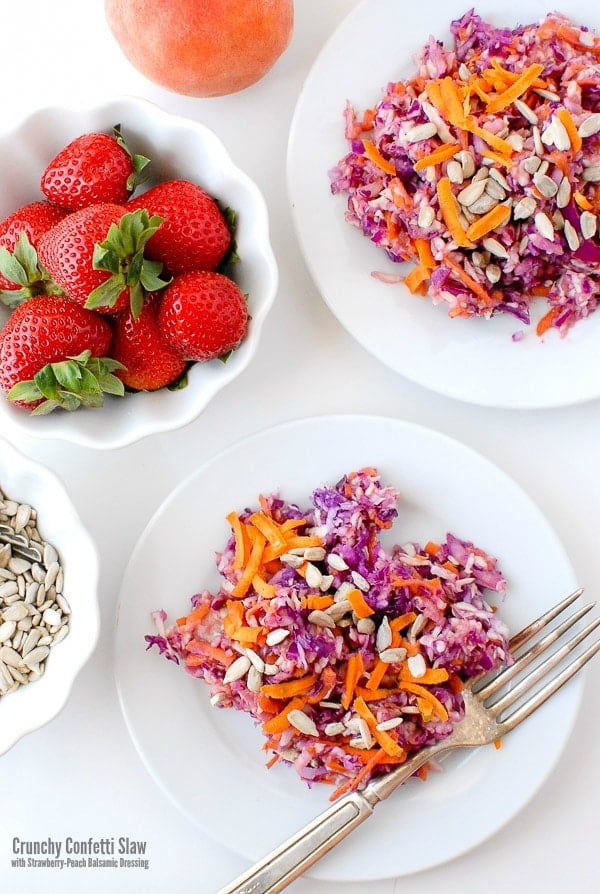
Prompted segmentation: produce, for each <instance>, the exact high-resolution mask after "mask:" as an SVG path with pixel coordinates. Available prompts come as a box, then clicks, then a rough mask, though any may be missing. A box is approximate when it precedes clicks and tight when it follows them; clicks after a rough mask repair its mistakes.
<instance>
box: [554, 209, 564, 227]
mask: <svg viewBox="0 0 600 894" xmlns="http://www.w3.org/2000/svg"><path fill="white" fill-rule="evenodd" d="M552 226H553V227H554V229H555V230H562V229H564V226H565V218H564V215H563V213H562V212H561V211H559V210H558V209H557V210H556V211H555V212H554V214H553V215H552Z"/></svg>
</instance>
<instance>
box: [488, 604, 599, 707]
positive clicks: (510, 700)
mask: <svg viewBox="0 0 600 894" xmlns="http://www.w3.org/2000/svg"><path fill="white" fill-rule="evenodd" d="M598 626H600V618H595V619H594V620H593V621H591V622H590V623H589V624H588V625H587V627H584V628H583V630H580V631H579V632H578V633H576V634H575V636H573V637H572V638H571V639H570V640H568V641H567V642H566V643H565V644H564V645H563V646H561V647H560V648H559V649H557V650H556V651H555V652H552V654H551V655H548V657H547V658H546V659H545V660H544V661H542V662H541V663H540V664H538V665H537V667H535V668H534V669H533V670H532V671H531V672H530V673H528V674H527V676H526V677H523V679H522V680H520V681H519V682H518V683H517V684H516V686H513V688H512V689H510V690H509V691H508V692H507V693H506V695H504V696H502V697H501V698H499V699H497V700H496V701H495V702H493V703H492V704H491V705H490V706H489V707H490V709H491V710H492V711H493V713H494V715H495V716H498V715H499V714H501V713H502V712H503V711H505V710H506V708H509V707H510V706H511V705H513V704H515V702H516V701H517V700H518V699H519V698H520V697H521V696H522V695H524V694H525V693H526V692H529V690H530V689H531V688H532V686H534V685H535V684H536V683H537V682H538V680H542V679H543V678H544V677H545V676H546V675H547V673H548V671H549V670H552V668H553V667H557V666H558V665H559V664H560V662H561V661H562V660H563V659H564V658H566V657H567V655H568V654H569V653H570V652H572V651H573V649H575V648H576V647H577V646H578V645H579V643H581V642H583V640H584V639H586V638H587V637H588V636H589V635H590V633H593V632H594V630H595V629H596V628H597V627H598Z"/></svg>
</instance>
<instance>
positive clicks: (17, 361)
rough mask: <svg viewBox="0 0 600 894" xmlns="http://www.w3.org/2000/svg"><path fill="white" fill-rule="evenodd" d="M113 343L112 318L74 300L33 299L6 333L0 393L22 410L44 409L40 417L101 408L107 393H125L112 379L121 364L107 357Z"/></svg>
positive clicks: (20, 309)
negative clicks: (60, 411)
mask: <svg viewBox="0 0 600 894" xmlns="http://www.w3.org/2000/svg"><path fill="white" fill-rule="evenodd" d="M111 339H112V329H111V327H110V324H109V323H108V321H107V320H105V319H103V318H102V317H101V316H100V315H99V314H96V313H94V312H93V311H90V310H85V308H83V307H80V306H79V305H78V304H75V302H73V301H71V300H70V299H69V298H61V297H56V296H48V295H40V296H38V297H37V298H31V299H30V300H29V301H25V302H24V303H23V304H20V305H19V306H18V307H17V308H16V309H15V310H14V311H13V313H12V314H11V316H10V317H9V319H8V322H7V324H6V325H5V327H4V329H3V330H2V339H1V340H0V389H2V391H4V392H5V393H7V394H8V397H9V400H12V401H14V403H15V404H17V405H18V406H21V407H27V408H35V407H38V406H39V410H38V411H37V412H38V413H39V412H44V413H47V412H50V410H53V409H54V408H55V407H58V406H62V407H64V408H65V409H68V410H73V409H76V408H77V407H78V406H80V405H81V404H86V405H88V406H100V405H101V404H102V392H103V391H104V392H109V393H112V394H118V393H123V386H122V383H121V382H120V381H119V380H118V379H116V377H115V376H114V375H112V371H113V370H114V369H115V368H116V366H117V365H116V364H114V363H113V362H112V361H111V360H108V359H107V358H106V357H105V355H106V354H107V352H108V349H109V346H110V342H111ZM100 358H101V359H100ZM50 364H51V365H50Z"/></svg>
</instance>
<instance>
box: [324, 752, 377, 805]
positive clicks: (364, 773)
mask: <svg viewBox="0 0 600 894" xmlns="http://www.w3.org/2000/svg"><path fill="white" fill-rule="evenodd" d="M387 760H388V756H387V755H386V753H385V751H384V750H383V748H378V749H377V751H376V752H375V753H374V754H373V755H372V756H371V757H370V758H369V760H367V761H366V763H365V764H364V765H363V767H361V769H360V770H359V772H358V773H357V774H356V776H355V777H354V778H353V779H349V780H348V781H347V782H343V783H342V785H340V786H339V788H336V790H335V791H334V792H333V793H332V794H331V795H330V796H329V800H330V801H337V799H338V798H339V797H341V795H345V794H346V792H348V791H353V792H354V791H356V789H357V788H358V787H359V785H360V784H361V782H362V781H363V779H368V777H369V776H370V775H371V773H372V772H373V770H374V769H375V767H376V766H377V764H380V763H384V762H385V761H387Z"/></svg>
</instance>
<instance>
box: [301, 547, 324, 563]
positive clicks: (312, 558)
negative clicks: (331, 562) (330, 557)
mask: <svg viewBox="0 0 600 894" xmlns="http://www.w3.org/2000/svg"><path fill="white" fill-rule="evenodd" d="M304 558H305V559H306V561H307V562H322V561H323V559H324V558H325V550H324V549H323V547H322V546H309V547H307V548H306V549H305V550H304Z"/></svg>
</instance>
